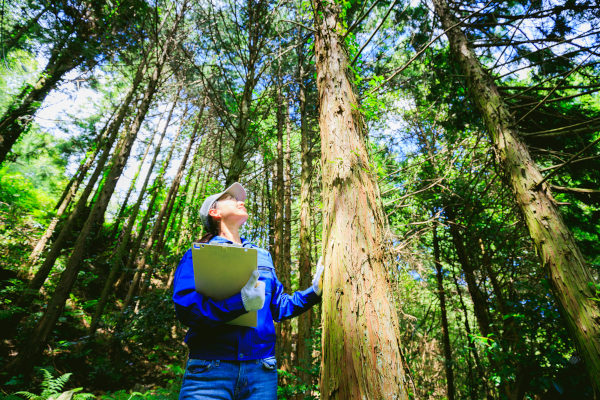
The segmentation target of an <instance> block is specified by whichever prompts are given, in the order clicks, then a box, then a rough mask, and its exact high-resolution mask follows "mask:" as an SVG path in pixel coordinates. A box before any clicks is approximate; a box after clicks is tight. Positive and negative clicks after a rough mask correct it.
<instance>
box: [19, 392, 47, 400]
mask: <svg viewBox="0 0 600 400" xmlns="http://www.w3.org/2000/svg"><path fill="white" fill-rule="evenodd" d="M14 394H16V395H17V396H23V397H25V398H26V399H27V400H41V399H42V398H41V397H40V396H38V395H37V394H34V393H31V392H26V391H22V392H15V393H14Z"/></svg>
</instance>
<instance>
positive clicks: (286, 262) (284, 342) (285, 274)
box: [277, 98, 304, 372]
mask: <svg viewBox="0 0 600 400" xmlns="http://www.w3.org/2000/svg"><path fill="white" fill-rule="evenodd" d="M282 101H283V102H284V103H283V104H282V106H283V109H282V113H283V115H282V117H283V120H284V121H283V123H284V126H285V128H286V141H285V147H286V148H285V151H284V152H283V171H282V173H283V179H282V181H283V182H282V183H283V188H282V189H283V196H282V197H283V221H282V222H281V224H282V225H283V229H282V234H283V236H282V238H283V240H282V242H281V245H280V250H281V252H282V255H281V264H280V266H279V267H278V272H277V276H278V277H279V280H280V281H281V283H282V284H283V287H285V288H286V290H289V291H291V290H292V287H291V286H292V279H291V269H292V255H291V246H292V232H291V231H292V215H291V214H292V193H291V190H292V182H291V181H292V177H291V173H292V171H291V168H292V165H291V158H290V152H291V150H290V135H291V127H290V121H289V115H288V110H289V107H288V106H287V102H286V101H285V99H284V98H282ZM303 289H304V288H303ZM279 326H280V327H281V332H280V336H279V337H278V340H279V344H280V346H279V348H280V349H281V355H282V356H283V357H282V358H280V360H281V369H282V370H284V371H288V372H292V360H293V358H294V355H293V354H292V353H293V347H292V340H293V339H292V338H293V333H292V324H291V321H290V320H285V321H281V322H280V323H279Z"/></svg>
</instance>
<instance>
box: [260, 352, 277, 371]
mask: <svg viewBox="0 0 600 400" xmlns="http://www.w3.org/2000/svg"><path fill="white" fill-rule="evenodd" d="M260 361H261V363H262V366H263V368H264V369H266V370H267V371H277V360H276V359H275V357H274V356H273V357H267V358H263V359H262V360H260Z"/></svg>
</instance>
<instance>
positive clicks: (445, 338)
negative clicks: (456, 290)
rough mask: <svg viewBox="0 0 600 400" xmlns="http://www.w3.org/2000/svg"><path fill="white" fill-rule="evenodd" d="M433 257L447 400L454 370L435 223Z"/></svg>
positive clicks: (452, 399) (450, 398)
mask: <svg viewBox="0 0 600 400" xmlns="http://www.w3.org/2000/svg"><path fill="white" fill-rule="evenodd" d="M432 234H433V258H434V261H435V270H436V278H437V291H438V297H439V299H440V314H441V320H442V343H443V344H444V359H445V362H444V367H445V369H446V383H447V385H448V400H454V395H455V392H454V370H453V368H452V364H453V363H452V349H451V348H450V333H449V332H448V317H447V315H446V294H445V292H444V275H443V272H442V261H441V259H440V244H439V241H438V237H437V225H436V224H434V226H433V231H432Z"/></svg>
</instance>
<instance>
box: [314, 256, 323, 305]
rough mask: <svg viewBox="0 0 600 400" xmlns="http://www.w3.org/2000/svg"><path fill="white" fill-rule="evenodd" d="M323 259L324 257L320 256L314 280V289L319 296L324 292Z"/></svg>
mask: <svg viewBox="0 0 600 400" xmlns="http://www.w3.org/2000/svg"><path fill="white" fill-rule="evenodd" d="M322 260H323V257H319V261H318V262H317V272H315V276H314V278H313V281H312V286H313V289H314V290H315V293H316V294H318V295H319V296H320V295H321V294H322V293H323V270H324V269H325V267H323V264H322V263H321V261H322Z"/></svg>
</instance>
